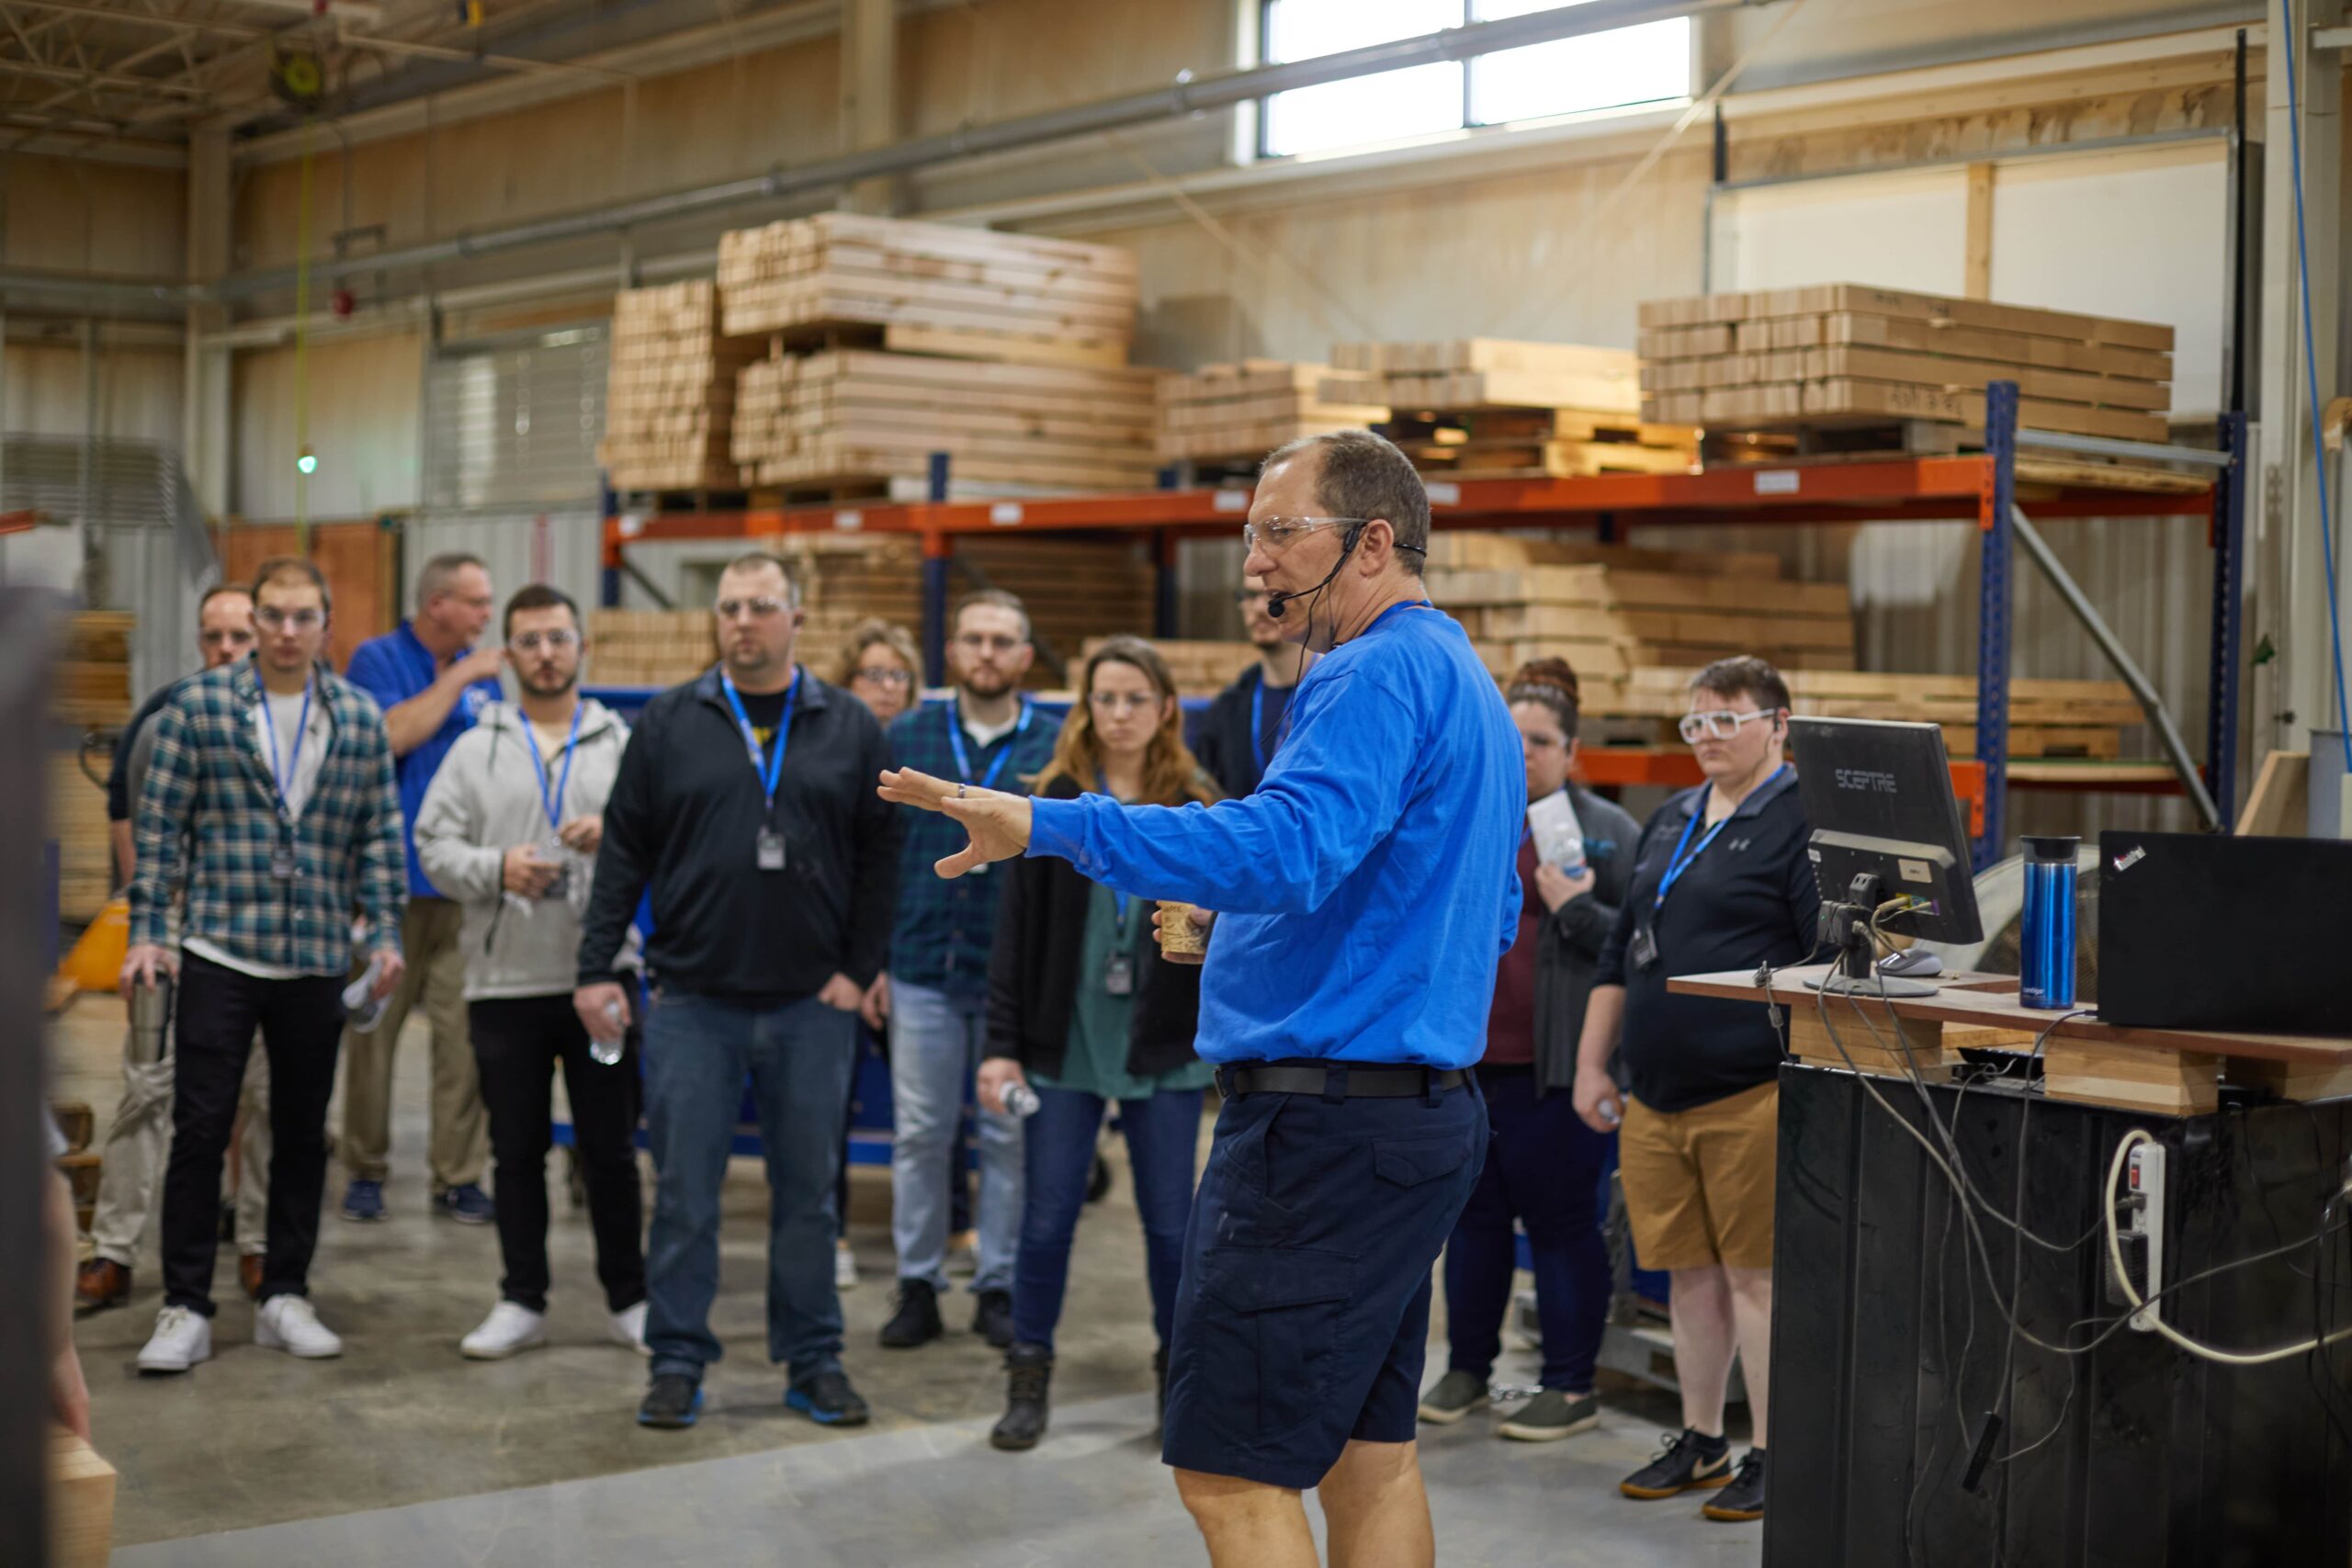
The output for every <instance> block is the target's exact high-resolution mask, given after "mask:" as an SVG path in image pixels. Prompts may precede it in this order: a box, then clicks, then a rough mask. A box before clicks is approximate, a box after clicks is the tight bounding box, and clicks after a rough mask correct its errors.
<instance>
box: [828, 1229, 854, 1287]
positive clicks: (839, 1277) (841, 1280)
mask: <svg viewBox="0 0 2352 1568" xmlns="http://www.w3.org/2000/svg"><path fill="white" fill-rule="evenodd" d="M833 1289H835V1290H836V1291H854V1290H855V1289H857V1254H856V1253H854V1252H852V1251H851V1250H850V1249H849V1239H848V1238H847V1237H846V1236H844V1237H843V1238H842V1239H841V1240H840V1241H837V1242H835V1243H833Z"/></svg>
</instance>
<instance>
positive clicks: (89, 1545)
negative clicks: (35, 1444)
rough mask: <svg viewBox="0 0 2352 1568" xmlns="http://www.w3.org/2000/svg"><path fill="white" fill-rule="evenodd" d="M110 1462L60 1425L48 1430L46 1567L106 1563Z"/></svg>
mask: <svg viewBox="0 0 2352 1568" xmlns="http://www.w3.org/2000/svg"><path fill="white" fill-rule="evenodd" d="M114 1487H115V1471H114V1466H112V1465H110V1464H108V1463H107V1461H105V1460H103V1459H101V1458H100V1457H99V1456H98V1452H97V1450H96V1449H93V1448H92V1447H90V1445H89V1444H87V1443H85V1442H84V1441H83V1440H82V1439H81V1438H77V1437H75V1436H74V1434H73V1433H71V1432H68V1431H65V1430H64V1429H63V1428H62V1427H52V1428H51V1430H50V1434H49V1561H50V1563H51V1568H106V1564H107V1559H108V1558H109V1557H111V1556H112V1555H113V1553H114Z"/></svg>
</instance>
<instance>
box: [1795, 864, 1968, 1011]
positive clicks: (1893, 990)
mask: <svg viewBox="0 0 2352 1568" xmlns="http://www.w3.org/2000/svg"><path fill="white" fill-rule="evenodd" d="M1878 894H1879V880H1878V878H1877V877H1875V876H1872V875H1871V874H1869V873H1867V872H1865V873H1863V874H1860V875H1859V876H1857V877H1855V878H1854V885H1853V886H1852V887H1850V888H1849V889H1848V893H1847V896H1848V897H1849V899H1850V900H1851V902H1849V903H1843V904H1836V903H1832V904H1825V905H1823V906H1822V907H1821V914H1822V919H1824V920H1825V921H1826V923H1827V924H1828V927H1829V934H1830V936H1831V937H1832V938H1833V939H1835V940H1836V942H1837V943H1838V963H1837V966H1836V967H1835V968H1832V969H1831V970H1830V971H1829V972H1828V973H1827V974H1826V975H1822V976H1818V977H1817V978H1815V979H1810V980H1807V981H1806V982H1805V987H1806V988H1807V989H1808V990H1815V991H1822V992H1826V993H1827V994H1828V995H1830V996H1833V997H1885V998H1896V997H1902V998H1918V997H1932V996H1934V995H1935V994H1936V992H1937V990H1938V988H1939V987H1934V986H1931V985H1928V983H1927V982H1926V981H1924V980H1912V979H1906V978H1902V977H1898V976H1893V975H1889V974H1886V973H1884V972H1883V971H1882V970H1881V969H1880V968H1879V967H1878V965H1877V964H1874V963H1873V962H1871V960H1872V958H1873V957H1874V955H1875V948H1876V945H1877V944H1876V943H1874V942H1872V941H1871V911H1872V910H1874V909H1876V908H1878V903H1879V898H1878Z"/></svg>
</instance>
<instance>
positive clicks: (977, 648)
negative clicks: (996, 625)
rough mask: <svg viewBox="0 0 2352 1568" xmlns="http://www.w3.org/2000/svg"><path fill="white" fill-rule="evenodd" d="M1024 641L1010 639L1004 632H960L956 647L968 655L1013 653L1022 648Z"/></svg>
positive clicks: (957, 635)
mask: <svg viewBox="0 0 2352 1568" xmlns="http://www.w3.org/2000/svg"><path fill="white" fill-rule="evenodd" d="M1022 641H1023V639H1022V638H1020V637H1008V636H1006V635H1005V634H1004V633H1002V632H996V633H989V632H958V633H956V647H958V648H960V649H964V650H965V651H966V652H967V653H1011V652H1012V650H1013V649H1016V648H1019V647H1020V646H1021V644H1022Z"/></svg>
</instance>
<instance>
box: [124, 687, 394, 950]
mask: <svg viewBox="0 0 2352 1568" xmlns="http://www.w3.org/2000/svg"><path fill="white" fill-rule="evenodd" d="M317 679H318V700H319V702H320V703H321V704H322V706H323V707H324V709H325V712H326V716H327V720H328V723H329V724H330V726H331V727H332V728H331V731H330V733H331V739H329V741H328V745H327V755H326V761H324V763H323V764H322V766H321V767H320V769H319V782H318V784H317V786H316V787H315V788H314V789H312V791H311V797H310V799H309V801H308V802H306V803H305V804H304V806H303V807H302V815H301V817H300V818H299V819H298V820H297V821H296V822H295V824H294V829H293V842H294V861H295V868H294V875H293V876H292V877H291V878H290V879H281V878H278V877H276V876H272V875H271V874H270V869H269V867H270V857H271V854H272V852H273V851H275V850H276V848H277V844H278V842H279V840H280V836H281V834H282V833H283V831H284V829H283V828H282V827H281V826H280V821H279V817H278V810H277V786H276V785H275V784H273V783H272V782H271V779H270V774H269V761H268V759H267V758H266V757H264V756H263V755H262V750H261V742H260V741H259V740H258V739H255V737H254V706H255V705H257V704H258V703H259V702H260V701H261V680H260V677H259V675H258V674H257V673H256V672H255V668H254V660H253V658H252V657H251V656H250V655H249V656H247V657H246V658H244V659H243V660H238V661H237V662H236V663H234V664H231V665H225V666H223V667H222V668H220V669H219V670H211V671H206V672H205V673H203V674H201V675H195V676H191V677H189V678H188V679H187V681H185V682H182V683H181V684H180V686H179V687H178V689H177V690H176V691H175V693H174V694H173V697H172V700H171V701H170V702H168V703H166V704H164V706H163V707H162V708H161V709H160V710H158V711H157V713H156V715H155V716H154V718H153V720H152V722H153V725H154V729H155V750H154V757H153V761H151V762H150V763H149V764H148V768H147V782H146V784H145V787H143V788H142V789H141V791H140V795H139V806H138V811H137V816H136V822H137V828H136V830H135V831H136V840H137V845H138V870H137V873H136V874H134V875H133V876H132V877H131V879H130V940H131V941H132V942H155V943H162V942H165V941H167V940H168V938H167V935H166V929H165V919H164V916H165V912H166V911H167V910H168V909H169V908H170V907H171V902H172V897H173V896H174V895H175V893H177V892H179V891H180V890H181V889H182V888H185V889H186V891H187V914H186V915H185V916H184V917H183V919H182V920H181V922H180V934H181V935H182V936H183V937H184V938H185V937H202V938H204V939H205V940H206V941H208V942H214V943H216V944H217V945H219V946H220V949H221V950H222V951H223V952H226V953H230V954H232V955H233V956H235V957H237V958H241V959H244V960H246V961H247V962H249V963H254V964H281V965H284V966H285V967H287V968H289V969H298V970H300V971H301V972H302V973H303V974H306V975H340V974H342V973H344V971H345V970H346V969H347V968H349V967H350V964H351V917H352V915H353V913H354V912H355V911H356V912H357V913H359V914H361V915H364V916H366V917H367V919H368V927H369V930H370V945H371V946H378V947H391V948H393V949H395V950H397V949H398V947H399V944H400V931H401V914H402V912H403V911H404V909H405V908H406V906H407V903H408V877H407V863H406V860H405V858H404V854H403V852H402V850H401V798H400V791H399V788H398V786H397V784H395V783H394V780H393V773H392V747H391V741H390V739H389V738H388V737H387V736H386V735H385V733H384V716H383V712H382V710H381V709H379V708H378V707H377V706H376V704H375V702H374V700H373V699H372V698H370V697H369V696H368V694H366V693H365V692H362V691H360V690H359V689H358V688H357V687H356V686H354V685H352V684H351V683H350V682H346V681H345V680H343V679H342V678H340V677H339V676H337V675H335V674H334V673H333V672H332V671H329V670H328V669H327V668H326V667H325V666H324V665H321V666H320V667H319V670H318V674H317Z"/></svg>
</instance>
